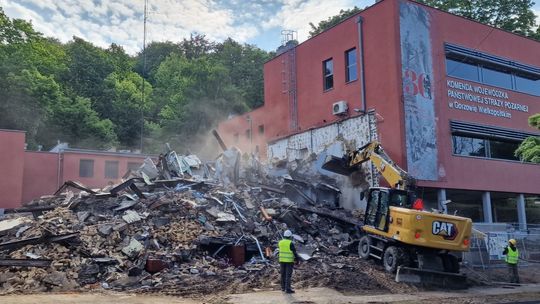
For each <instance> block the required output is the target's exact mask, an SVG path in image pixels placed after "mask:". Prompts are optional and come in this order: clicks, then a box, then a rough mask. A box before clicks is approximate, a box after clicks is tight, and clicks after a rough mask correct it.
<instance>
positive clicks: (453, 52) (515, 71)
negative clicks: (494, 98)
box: [445, 43, 540, 97]
mask: <svg viewBox="0 0 540 304" xmlns="http://www.w3.org/2000/svg"><path fill="white" fill-rule="evenodd" d="M445 50H446V57H445V68H446V75H447V76H450V77H454V78H458V79H463V80H467V81H473V82H477V83H481V84H485V85H488V86H492V87H496V88H501V89H503V90H510V91H514V92H518V93H521V94H527V95H531V96H536V97H538V96H540V68H539V67H535V66H531V65H526V64H522V63H519V62H516V61H512V60H509V59H506V58H502V57H498V56H493V55H490V54H487V53H482V52H478V51H476V50H470V49H466V48H463V47H460V46H455V45H451V44H447V43H446V44H445ZM449 60H451V61H454V62H457V63H458V64H466V65H470V66H476V68H477V73H478V77H477V78H478V79H477V80H476V79H470V77H463V75H456V74H457V73H455V71H454V70H455V69H453V70H450V69H449V68H448V66H449V63H448V61H449ZM487 70H495V71H496V72H499V73H504V74H506V75H509V77H510V79H509V80H510V87H506V86H501V85H499V84H497V83H495V82H491V81H489V80H487V79H486V78H487V77H486V75H487V72H486V71H487ZM518 78H525V79H528V80H530V81H532V82H538V86H535V85H534V83H533V84H522V85H518V83H519V81H518V80H519V79H518Z"/></svg>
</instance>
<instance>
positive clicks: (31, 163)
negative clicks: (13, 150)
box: [22, 151, 61, 203]
mask: <svg viewBox="0 0 540 304" xmlns="http://www.w3.org/2000/svg"><path fill="white" fill-rule="evenodd" d="M58 169H59V168H58V153H52V152H32V151H26V152H24V177H23V195H22V201H23V203H25V202H29V201H31V200H33V199H37V198H39V197H41V196H43V195H50V194H53V193H54V192H55V191H56V190H57V189H58V187H59V186H60V185H59V183H60V182H61V181H60V180H59V179H58Z"/></svg>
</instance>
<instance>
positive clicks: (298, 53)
mask: <svg viewBox="0 0 540 304" xmlns="http://www.w3.org/2000/svg"><path fill="white" fill-rule="evenodd" d="M538 54H540V43H539V42H538V41H534V40H531V39H527V38H524V37H521V36H518V35H515V34H513V33H510V32H506V31H503V30H499V29H496V28H493V27H490V26H486V25H483V24H480V23H478V22H474V21H471V20H468V19H465V18H462V17H458V16H455V15H452V14H449V13H446V12H443V11H440V10H437V9H434V8H431V7H428V6H425V5H422V4H418V3H416V2H413V1H407V0H384V1H380V2H378V3H376V4H375V5H373V6H371V7H369V8H367V9H365V10H364V11H362V12H360V13H358V14H357V15H355V16H352V17H351V18H348V19H347V20H345V21H343V22H342V23H340V24H338V25H336V26H334V27H333V28H330V29H328V30H327V31H325V32H323V33H321V34H319V35H317V36H315V37H312V38H310V39H308V40H307V41H305V42H303V43H301V44H299V45H297V46H296V47H293V48H290V49H288V50H285V51H284V52H283V53H281V54H279V55H277V56H276V57H274V58H273V59H272V60H270V61H268V62H267V63H266V64H265V66H264V80H265V88H264V93H265V100H264V106H263V107H261V108H258V109H256V110H254V111H252V112H250V113H247V114H245V115H242V116H237V117H234V118H232V119H229V120H227V121H225V122H223V123H222V124H221V125H220V127H219V131H220V133H221V134H222V136H223V138H224V139H225V141H226V142H227V143H228V144H235V145H237V146H239V147H240V148H241V149H242V150H244V151H251V152H255V151H257V150H258V151H259V152H260V153H261V154H262V155H263V156H265V157H269V158H272V157H274V156H275V149H273V148H274V147H276V143H280V142H282V141H283V140H285V139H290V138H291V136H295V135H298V134H307V132H311V131H312V130H314V129H319V128H321V127H325V126H329V125H333V124H338V125H340V124H342V123H343V122H344V121H346V120H349V119H353V118H354V117H358V116H363V115H368V112H370V113H373V115H374V117H375V121H376V128H375V131H374V132H376V134H375V135H373V134H371V135H370V134H367V135H366V134H361V136H360V137H359V139H358V140H357V143H356V144H355V145H354V146H359V144H358V143H359V142H363V141H365V140H367V139H373V138H377V139H378V140H379V141H380V142H381V144H382V145H383V147H384V148H385V150H386V152H387V153H388V154H389V156H390V157H391V158H392V159H393V160H394V161H395V162H396V163H398V164H399V165H400V166H401V167H402V168H404V169H406V170H407V171H408V172H409V173H410V174H411V175H412V176H413V177H415V178H416V179H417V180H418V186H419V190H418V191H419V193H418V194H419V195H420V196H422V197H424V200H425V201H426V202H427V203H428V205H429V206H432V207H437V206H438V205H439V203H440V202H443V201H446V200H448V199H449V200H451V201H452V203H451V204H449V205H448V207H449V212H452V213H453V212H457V214H461V215H465V216H468V217H471V218H472V219H473V221H475V222H485V223H499V222H504V223H519V226H520V228H525V227H526V225H527V223H528V224H540V211H539V210H540V209H539V207H540V198H539V196H540V166H539V165H536V164H532V163H524V162H521V161H519V160H518V159H517V158H516V157H515V156H514V151H515V149H516V148H517V147H518V145H519V143H520V142H521V141H522V140H523V139H524V138H526V137H528V136H539V135H540V134H539V132H538V130H535V129H533V128H531V127H530V126H529V125H528V124H527V118H528V117H529V116H531V115H533V114H535V113H539V112H540V56H538ZM371 129H372V128H371ZM289 141H290V140H289ZM312 141H313V140H312ZM312 141H311V142H312ZM280 144H281V143H280ZM311 145H312V143H311ZM297 148H298V149H302V148H301V147H297ZM305 148H306V149H308V151H309V152H313V151H311V150H309V149H310V146H309V144H306V147H305ZM281 150H282V151H286V150H287V149H281Z"/></svg>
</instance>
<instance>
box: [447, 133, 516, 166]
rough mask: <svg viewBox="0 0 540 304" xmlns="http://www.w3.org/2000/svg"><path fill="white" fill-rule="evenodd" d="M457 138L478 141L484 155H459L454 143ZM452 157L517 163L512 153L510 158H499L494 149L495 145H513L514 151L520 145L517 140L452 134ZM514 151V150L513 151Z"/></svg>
mask: <svg viewBox="0 0 540 304" xmlns="http://www.w3.org/2000/svg"><path fill="white" fill-rule="evenodd" d="M458 138H463V139H472V140H480V141H483V143H484V147H483V149H484V153H483V154H484V155H465V154H461V153H459V152H457V151H456V141H457V139H458ZM451 139H452V155H454V156H461V157H476V158H482V159H491V160H503V161H519V162H521V161H520V160H519V158H517V157H515V156H514V155H513V153H512V156H511V157H510V158H508V157H501V155H494V153H495V151H496V149H494V144H495V143H502V144H508V145H513V146H514V147H515V149H517V147H519V144H520V143H521V142H520V141H518V140H510V139H506V138H497V137H487V136H480V135H478V136H476V135H469V134H462V133H453V134H452V137H451ZM513 151H515V150H513Z"/></svg>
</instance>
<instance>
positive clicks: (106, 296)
mask: <svg viewBox="0 0 540 304" xmlns="http://www.w3.org/2000/svg"><path fill="white" fill-rule="evenodd" d="M0 302H1V303H8V304H10V303H14V304H33V303H40V304H67V303H77V304H99V303H115V304H127V303H130V304H143V303H151V304H168V303H172V304H195V303H208V304H233V303H234V304H252V303H259V304H274V303H291V304H334V303H349V304H355V303H359V304H360V303H396V304H413V303H438V304H440V303H445V304H446V303H449V304H465V303H467V304H476V303H478V304H480V303H523V304H525V303H526V304H533V303H540V285H538V284H529V285H524V286H519V287H514V288H507V287H497V288H478V287H476V288H471V289H469V290H467V291H464V292H441V291H439V292H413V293H407V294H379V295H350V294H349V295H345V294H343V293H341V292H339V291H336V290H335V289H329V288H309V289H302V290H297V293H295V294H293V295H288V294H283V293H282V292H280V291H259V292H252V293H245V294H235V295H228V296H219V297H207V298H205V299H188V298H182V297H172V296H164V295H158V294H155V295H152V294H145V295H143V294H127V293H112V292H109V293H64V294H58V293H53V294H50V293H48V294H32V295H7V296H0Z"/></svg>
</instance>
